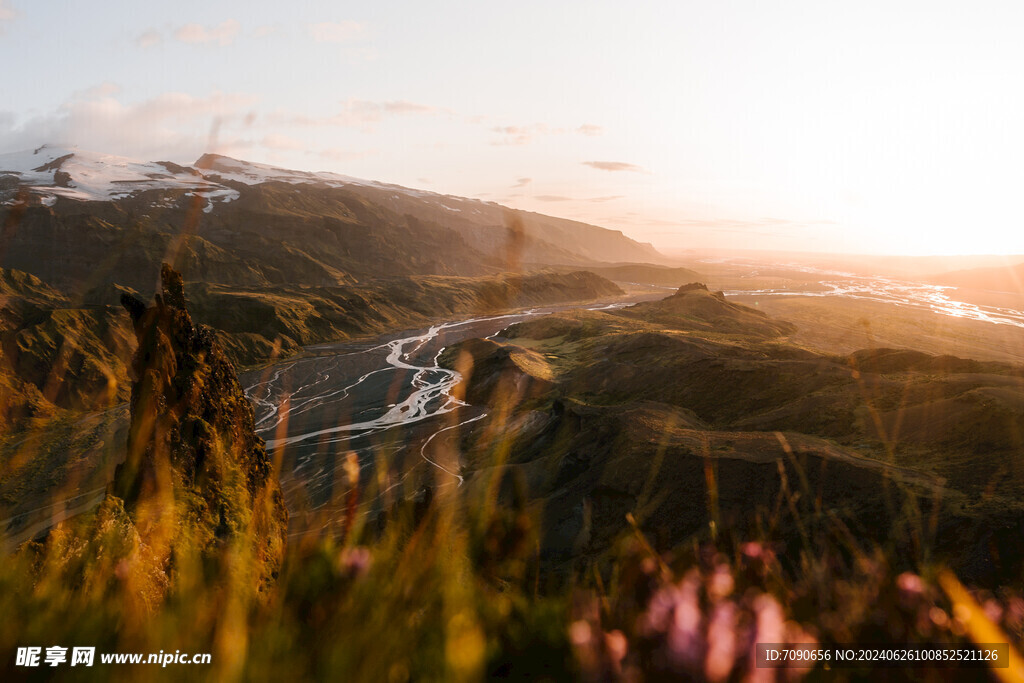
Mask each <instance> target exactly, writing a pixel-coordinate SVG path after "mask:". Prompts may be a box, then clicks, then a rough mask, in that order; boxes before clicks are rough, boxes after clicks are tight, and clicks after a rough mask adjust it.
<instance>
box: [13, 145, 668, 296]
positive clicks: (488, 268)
mask: <svg viewBox="0 0 1024 683" xmlns="http://www.w3.org/2000/svg"><path fill="white" fill-rule="evenodd" d="M0 213H6V216H5V218H4V222H5V224H9V223H13V225H12V226H11V227H10V228H9V229H7V230H6V232H8V233H9V238H8V239H7V240H6V241H7V244H5V245H3V247H4V248H3V249H0V265H2V266H5V267H10V268H16V269H19V270H23V271H26V272H29V273H33V274H35V275H37V276H39V277H41V278H42V279H43V280H45V281H47V282H48V283H49V284H51V285H55V286H58V287H59V288H62V289H65V290H71V289H76V288H77V287H78V286H81V284H82V281H84V280H88V279H89V278H88V277H86V275H87V274H94V272H95V267H94V266H95V263H96V262H97V260H99V261H100V262H101V263H102V262H103V258H100V257H101V256H103V257H107V258H108V260H109V255H108V254H88V252H89V251H90V247H91V246H92V245H93V243H95V242H100V243H102V245H103V247H104V248H105V251H108V252H109V251H110V249H109V247H111V246H117V247H123V250H127V251H130V250H132V249H134V250H135V251H136V252H137V251H138V250H139V248H140V247H139V245H138V242H139V239H138V236H137V235H135V234H134V233H142V234H143V235H145V236H146V237H145V241H149V242H153V244H151V245H150V248H151V250H152V251H154V252H160V253H159V254H158V253H150V254H145V255H144V257H143V260H144V261H145V266H146V267H145V268H144V269H141V270H144V272H145V273H146V278H147V289H150V290H153V288H154V287H155V283H150V282H148V280H151V279H152V278H151V276H150V274H151V273H152V272H154V271H155V270H156V268H158V267H159V264H160V263H161V262H162V260H163V259H164V257H167V256H171V257H177V258H178V259H179V260H178V261H177V262H175V263H174V264H173V265H174V266H175V267H176V268H177V269H178V270H180V271H181V272H183V273H184V275H185V278H186V280H196V279H199V280H203V281H214V282H220V283H223V284H268V283H274V284H283V283H289V284H316V285H325V284H345V283H349V282H353V281H359V280H363V279H365V278H368V277H379V276H389V275H395V274H399V275H402V274H421V275H483V274H493V273H497V272H502V271H515V270H520V269H522V268H524V267H529V266H535V265H536V266H539V265H572V266H580V265H587V264H596V263H606V262H623V261H631V262H643V263H662V264H665V263H670V260H669V259H667V258H666V257H665V256H663V255H662V254H660V253H659V252H658V251H657V250H656V249H654V247H653V246H651V245H650V244H646V243H640V242H637V241H635V240H632V239H630V238H628V237H626V236H625V235H624V234H623V233H622V232H621V231H618V230H612V229H609V228H603V227H599V226H594V225H589V224H586V223H581V222H578V221H572V220H568V219H563V218H556V217H551V216H545V215H543V214H538V213H533V212H528V211H521V210H517V209H511V208H508V207H504V206H501V205H499V204H495V203H493V202H485V201H482V200H478V199H469V198H463V197H456V196H454V195H442V194H438V193H433V192H428V191H424V190H415V189H410V188H404V187H401V186H398V185H391V184H387V183H381V182H377V181H368V180H360V179H357V178H352V177H349V176H343V175H339V174H335V173H329V172H318V173H313V172H306V171H293V170H289V169H282V168H277V167H274V166H269V165H266V164H258V163H253V162H246V161H241V160H237V159H232V158H230V157H226V156H223V155H215V154H205V155H203V156H202V157H200V158H199V160H197V162H196V164H195V165H194V166H182V165H179V164H176V163H173V162H169V161H159V162H140V161H136V160H133V159H128V158H125V157H117V156H114V155H104V154H97V153H93V152H86V151H81V150H77V149H69V148H63V147H48V146H44V147H41V148H37V149H36V150H29V151H23V152H16V153H9V154H2V155H0ZM118 238H121V239H120V241H121V244H117V243H118ZM72 241H74V243H75V247H77V251H81V252H83V253H65V252H64V250H66V249H70V248H71V244H70V243H71V242H72ZM126 241H127V242H131V244H130V245H129V244H127V242H126ZM142 249H143V250H144V249H145V247H144V246H143V247H142ZM217 250H222V251H223V252H226V253H224V254H217V253H215V252H216V251H217ZM48 252H49V253H48ZM199 252H206V255H205V256H204V255H203V254H200V253H199ZM87 254H88V255H87ZM41 256H51V257H53V258H54V259H56V260H62V259H64V260H66V261H67V262H66V263H62V264H61V267H59V268H58V267H55V266H53V265H50V266H48V265H47V264H46V263H39V261H40V257H41ZM225 257H226V258H230V260H231V261H234V262H238V263H241V264H246V265H245V267H244V268H243V270H245V271H248V272H244V273H240V272H233V269H230V268H223V267H221V266H223V265H224V264H223V263H222V262H223V261H224V260H225ZM79 258H82V259H83V262H82V263H76V261H77V260H78V259H79ZM134 258H136V260H137V259H138V255H137V254H136V255H135V257H134ZM211 259H212V260H211ZM190 260H191V261H195V262H196V263H192V264H191V265H190V263H189V261H190ZM207 261H209V264H207V265H206V266H202V265H201V263H200V262H203V263H205V262H207ZM216 262H221V265H220V266H216V265H215V263H216ZM120 265H121V266H122V267H120V268H118V269H116V272H118V273H119V274H120V276H121V277H124V273H125V272H126V270H135V271H138V270H140V269H138V268H134V269H132V268H128V269H126V268H124V267H123V266H124V265H125V264H124V263H123V262H122V263H121V264H120ZM68 266H70V269H69V268H68ZM69 270H70V272H67V271H69ZM234 270H235V271H237V268H236V269H234ZM111 272H114V271H113V270H112V271H111ZM211 278H220V279H212V280H211ZM108 279H109V278H108ZM93 280H96V278H93ZM102 284H104V282H103V281H102V278H100V281H92V282H90V283H89V285H90V287H94V286H97V285H102ZM120 284H124V285H128V286H131V287H135V288H138V287H139V284H140V283H138V282H131V281H121V282H120Z"/></svg>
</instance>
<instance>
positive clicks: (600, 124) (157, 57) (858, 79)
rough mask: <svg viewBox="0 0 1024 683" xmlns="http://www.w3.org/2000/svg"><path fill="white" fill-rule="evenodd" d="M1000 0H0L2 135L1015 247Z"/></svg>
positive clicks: (709, 243) (1014, 73) (558, 211)
mask: <svg viewBox="0 0 1024 683" xmlns="http://www.w3.org/2000/svg"><path fill="white" fill-rule="evenodd" d="M1022 28H1024V6H1022V5H1021V4H1019V3H1016V2H983V3H971V4H969V5H968V4H966V3H949V2H929V3H925V2H903V3H891V2H860V3H843V4H836V3H820V2H777V3H756V2H716V3H697V2H657V3H655V2H648V3H641V4H638V5H634V6H630V7H628V8H627V7H626V5H625V4H623V3H620V2H614V3H613V2H560V3H554V4H553V3H544V2H520V3H515V4H501V5H497V4H482V3H471V2H444V3H430V4H427V3H398V2H378V3H361V4H355V3H334V2H326V1H324V2H314V1H307V2H301V3H297V4H294V5H292V4H286V3H278V2H226V1H225V2H214V3H210V2H202V3H200V2H178V3H174V4H167V3H132V2H104V3H102V4H99V5H97V4H94V3H75V2H67V1H65V2H56V1H55V2H45V3H41V2H29V1H28V0H0V58H2V59H3V61H4V63H5V64H6V65H8V66H7V68H6V70H5V71H6V75H5V80H6V85H5V88H4V90H5V92H6V93H7V96H6V97H5V98H4V99H3V101H2V102H0V152H12V151H18V150H23V149H29V148H34V147H37V146H39V145H41V144H44V143H57V144H68V145H77V146H79V147H80V148H82V149H87V150H94V151H97V152H105V153H111V154H120V155H124V156H129V157H133V158H140V159H144V160H162V159H168V160H172V161H175V162H178V163H185V164H189V163H193V162H194V161H195V160H196V159H197V158H198V157H199V156H200V155H201V154H202V153H203V152H206V151H215V152H218V153H221V154H224V155H228V156H232V157H235V158H239V159H245V160H250V161H256V162H262V163H268V164H273V165H277V166H283V167H286V168H294V169H301V170H314V171H317V170H324V171H334V172H338V173H343V174H346V175H350V176H355V177H360V178H368V179H375V180H381V181H385V182H390V183H396V184H400V185H404V186H408V187H414V188H422V189H427V190H431V191H435V192H441V193H449V194H455V195H459V196H466V197H475V198H480V199H484V200H488V201H494V202H498V203H500V204H505V205H508V206H512V207H515V208H520V209H526V210H531V211H537V212H540V213H545V214H549V215H553V216H560V217H566V218H572V219H577V220H582V221H586V222H590V223H594V224H597V225H601V226H604V227H608V228H613V229H618V230H621V231H623V232H624V233H626V234H627V235H629V236H631V237H633V238H635V239H638V240H641V241H649V242H652V243H653V244H654V245H655V246H656V247H658V248H659V249H664V250H678V249H687V248H730V247H739V248H749V249H799V250H804V251H826V252H835V251H839V252H853V253H893V254H972V253H994V254H1017V253H1024V230H1022V224H1024V220H1022V219H1024V207H1022V205H1021V202H1020V201H1019V199H1018V195H1019V191H1020V190H1019V188H1020V187H1022V186H1024V166H1022V164H1021V157H1022V153H1024V128H1022V125H1021V122H1022V121H1024V95H1022V94H1021V90H1020V88H1019V75H1020V73H1021V71H1022V67H1024V43H1022V42H1021V41H1020V35H1021V29H1022Z"/></svg>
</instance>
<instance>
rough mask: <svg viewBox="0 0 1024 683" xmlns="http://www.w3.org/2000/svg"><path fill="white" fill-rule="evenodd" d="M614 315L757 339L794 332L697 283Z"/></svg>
mask: <svg viewBox="0 0 1024 683" xmlns="http://www.w3.org/2000/svg"><path fill="white" fill-rule="evenodd" d="M616 313H617V314H618V315H623V316H626V317H630V318H637V319H640V320H645V321H647V322H653V323H658V324H661V325H665V326H667V327H672V328H674V329H681V330H694V331H703V332H719V333H724V334H731V335H742V336H746V337H754V338H758V339H771V338H773V337H780V336H785V335H789V334H793V333H794V332H796V328H795V327H794V326H793V325H792V324H790V323H788V322H785V321H782V320H774V319H772V318H769V317H768V316H767V315H765V314H764V313H762V312H761V311H759V310H757V309H755V308H750V307H749V306H741V305H740V304H735V303H732V302H731V301H727V300H726V298H725V295H724V294H723V293H722V292H710V291H708V288H707V286H706V285H704V284H702V283H699V282H691V283H690V284H687V285H683V286H682V287H680V288H679V289H678V290H677V291H676V293H675V294H673V295H672V296H670V297H667V298H665V299H662V300H660V301H649V302H645V303H640V304H637V305H635V306H630V307H629V308H624V309H622V310H621V311H616Z"/></svg>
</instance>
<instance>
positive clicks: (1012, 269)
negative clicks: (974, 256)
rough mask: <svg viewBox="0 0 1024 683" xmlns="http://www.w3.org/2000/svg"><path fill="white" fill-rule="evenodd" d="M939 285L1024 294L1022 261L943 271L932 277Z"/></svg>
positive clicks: (1023, 265)
mask: <svg viewBox="0 0 1024 683" xmlns="http://www.w3.org/2000/svg"><path fill="white" fill-rule="evenodd" d="M932 282H935V283H937V284H940V285H951V286H953V287H963V288H966V289H984V290H988V291H992V292H1009V293H1011V294H1021V295H1024V263H1018V264H1016V265H1013V266H1010V265H1006V266H996V267H991V268H970V269H967V270H955V271H953V272H950V273H943V274H942V275H936V276H934V277H933V278H932Z"/></svg>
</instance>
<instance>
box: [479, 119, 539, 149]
mask: <svg viewBox="0 0 1024 683" xmlns="http://www.w3.org/2000/svg"><path fill="white" fill-rule="evenodd" d="M491 132H492V133H497V134H498V135H500V136H501V137H500V138H498V139H496V140H492V141H491V144H492V145H528V144H529V143H531V142H533V140H534V138H536V137H537V136H538V135H546V134H548V133H550V132H551V129H550V128H548V126H547V125H546V124H543V123H531V124H529V125H525V126H494V127H492V128H491Z"/></svg>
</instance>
